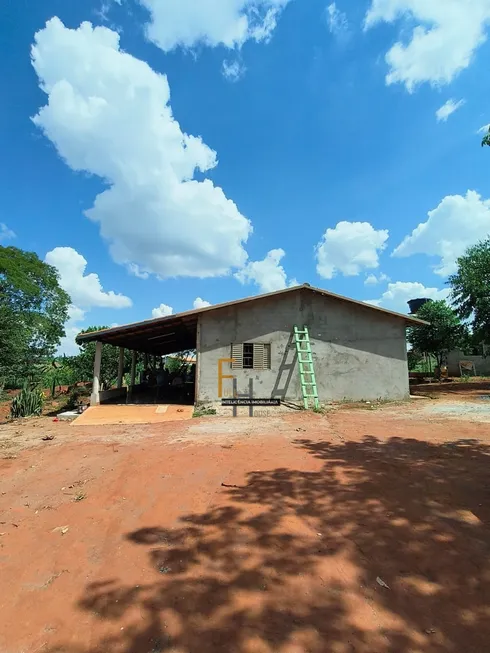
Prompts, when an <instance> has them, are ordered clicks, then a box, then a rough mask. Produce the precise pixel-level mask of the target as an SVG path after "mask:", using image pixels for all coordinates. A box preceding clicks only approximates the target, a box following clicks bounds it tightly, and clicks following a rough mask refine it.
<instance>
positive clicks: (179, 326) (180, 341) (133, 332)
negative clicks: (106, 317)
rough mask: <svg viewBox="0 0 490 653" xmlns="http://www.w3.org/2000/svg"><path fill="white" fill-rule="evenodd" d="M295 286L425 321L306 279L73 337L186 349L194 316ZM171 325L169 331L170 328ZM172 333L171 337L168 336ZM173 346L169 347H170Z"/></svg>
mask: <svg viewBox="0 0 490 653" xmlns="http://www.w3.org/2000/svg"><path fill="white" fill-rule="evenodd" d="M298 290H307V291H309V292H313V293H317V294H320V295H323V296H325V297H330V298H333V299H338V300H340V301H344V302H348V303H350V304H355V305H357V306H360V307H362V308H363V309H366V310H368V311H369V310H371V311H377V312H378V313H382V314H384V315H386V316H388V317H394V318H397V319H400V320H403V321H404V322H405V323H406V324H407V326H409V325H417V324H418V325H420V324H427V322H425V321H424V320H419V319H418V318H415V317H412V316H411V315H404V314H403V313H396V312H395V311H389V310H387V309H386V308H380V307H379V306H373V305H372V304H366V303H365V302H362V301H359V300H357V299H351V298H350V297H344V296H343V295H337V294H336V293H333V292H330V291H329V290H323V289H322V288H315V287H314V286H310V284H308V283H304V284H302V285H300V286H293V287H291V288H285V289H284V290H276V291H275V292H271V293H265V294H262V295H254V296H253V297H244V298H243V299H235V300H233V301H231V302H225V303H223V304H213V305H212V306H205V307H204V308H195V309H192V310H190V311H185V312H183V313H176V314H175V315H168V316H167V317H157V318H153V319H151V320H144V321H142V322H133V323H132V324H125V325H123V326H116V327H111V328H110V329H102V330H100V331H92V332H90V333H80V334H78V336H77V337H76V342H77V343H78V344H80V343H82V342H92V341H100V342H106V343H108V344H112V345H116V346H121V347H127V348H128V349H137V350H138V351H142V352H147V353H151V354H153V353H154V354H161V355H164V354H166V353H172V352H175V351H183V350H185V349H193V348H194V347H195V342H196V340H195V337H196V329H197V318H198V316H199V315H200V314H202V313H207V312H211V311H218V310H220V309H222V308H227V307H228V306H236V305H239V304H246V303H248V302H254V301H257V300H260V299H265V298H267V297H276V296H278V295H285V294H286V293H293V292H297V291H298ZM162 327H165V329H166V333H167V335H168V338H167V339H166V340H165V342H163V340H164V339H165V337H166V336H165V334H163V335H162V333H161V332H162ZM172 329H174V331H173V332H172V331H171V330H172ZM173 335H175V336H176V337H175V338H173V339H169V338H170V336H173ZM171 347H172V348H171Z"/></svg>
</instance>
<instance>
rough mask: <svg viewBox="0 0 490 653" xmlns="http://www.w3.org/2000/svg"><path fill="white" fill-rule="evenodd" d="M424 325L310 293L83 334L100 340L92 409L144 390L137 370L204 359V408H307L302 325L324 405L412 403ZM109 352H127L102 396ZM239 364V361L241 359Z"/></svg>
mask: <svg viewBox="0 0 490 653" xmlns="http://www.w3.org/2000/svg"><path fill="white" fill-rule="evenodd" d="M417 324H425V322H423V321H421V320H418V319H417V318H414V317H411V316H408V315H402V314H400V313H394V312H392V311H388V310H386V309H383V308H379V307H377V306H372V305H369V304H366V303H363V302H360V301H356V300H353V299H349V298H347V297H342V296H340V295H336V294H334V293H331V292H329V291H326V290H321V289H319V288H313V287H311V286H310V285H308V284H303V285H301V286H295V287H293V288H288V289H286V290H280V291H277V292H273V293H268V294H264V295H258V296H255V297H249V298H245V299H239V300H236V301H232V302H227V303H225V304H218V305H214V306H209V307H205V308H200V309H196V310H192V311H187V312H185V313H180V314H176V315H170V316H168V317H162V318H157V319H153V320H146V321H144V322H138V323H134V324H128V325H126V326H117V327H113V328H111V329H105V330H103V331H96V332H91V333H85V334H81V335H79V336H78V337H77V342H78V343H81V342H88V341H96V342H97V347H96V360H95V365H94V387H93V393H92V403H93V404H97V403H99V402H101V401H107V400H112V401H113V400H114V399H115V398H117V397H118V396H120V398H123V397H122V395H126V394H127V395H129V397H128V396H127V397H126V400H128V399H130V398H131V395H132V393H133V390H136V388H137V384H136V376H135V373H136V365H137V361H138V360H141V359H139V356H140V354H141V355H143V358H144V361H145V365H146V364H147V363H148V361H150V364H151V361H153V364H154V365H155V364H156V360H157V359H158V358H159V357H161V356H164V355H168V354H171V353H175V352H179V351H184V350H191V349H195V350H196V355H197V362H196V373H195V388H194V389H193V398H194V401H195V403H203V402H217V401H219V400H220V399H221V398H222V397H226V396H232V392H233V383H234V381H233V379H236V381H235V384H236V388H237V391H238V393H239V394H241V393H249V392H250V391H252V393H253V396H254V397H260V398H271V397H272V398H279V399H281V400H283V401H284V400H289V401H301V399H302V390H301V384H300V375H299V370H298V362H297V354H296V349H295V347H294V340H293V335H292V334H293V330H294V327H295V326H298V327H299V328H301V329H302V328H303V327H304V326H307V327H308V330H309V336H310V341H311V350H312V358H313V363H314V368H315V372H316V381H317V386H318V396H319V400H320V402H328V401H335V400H339V401H341V400H351V401H360V400H373V399H385V400H396V399H404V398H406V397H408V395H409V385H408V370H407V348H406V338H405V333H406V327H407V326H414V325H417ZM103 345H112V346H117V347H120V348H121V349H120V351H121V355H120V361H121V367H120V374H119V378H118V387H117V388H115V389H111V390H108V391H106V392H104V393H101V392H100V389H99V381H98V377H99V373H100V360H101V352H102V346H103ZM124 348H127V349H130V350H132V352H133V358H132V370H131V382H130V384H129V388H128V390H127V389H126V388H123V384H122V377H123V370H122V364H123V362H124V352H123V349H124ZM232 359H233V360H232Z"/></svg>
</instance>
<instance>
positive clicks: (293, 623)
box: [56, 436, 490, 653]
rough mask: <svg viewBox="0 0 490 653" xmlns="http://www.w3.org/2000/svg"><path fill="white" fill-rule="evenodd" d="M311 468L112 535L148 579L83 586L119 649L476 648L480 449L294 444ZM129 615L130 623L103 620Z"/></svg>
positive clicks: (371, 442) (484, 457)
mask: <svg viewBox="0 0 490 653" xmlns="http://www.w3.org/2000/svg"><path fill="white" fill-rule="evenodd" d="M295 444H296V446H297V447H299V448H301V449H303V450H306V451H307V452H309V453H310V454H311V455H312V456H314V457H316V458H318V459H319V460H321V461H322V463H323V466H322V468H321V470H320V471H315V472H305V471H299V470H291V469H274V470H271V471H265V472H251V473H250V474H249V475H248V478H247V482H246V483H245V484H244V485H243V486H240V487H233V488H228V489H226V490H225V489H224V491H223V502H222V503H223V505H219V506H217V507H215V508H212V509H210V510H209V511H207V512H204V513H202V514H191V515H187V516H186V517H185V518H183V519H182V520H181V525H180V526H179V527H177V528H173V529H165V528H160V527H158V526H155V527H149V528H144V529H141V530H138V531H136V532H133V533H130V534H128V535H127V536H126V537H127V538H128V539H129V541H131V542H133V543H135V545H138V546H143V547H146V548H147V549H148V557H149V562H150V564H151V565H152V567H153V568H154V570H155V582H152V583H150V584H147V585H141V586H134V585H131V586H125V585H121V584H120V583H118V582H116V581H105V582H99V583H94V584H91V585H90V586H88V588H87V591H86V594H85V595H84V596H83V597H82V599H81V600H80V603H79V606H80V608H81V609H82V610H84V611H90V612H92V613H96V614H97V616H98V618H99V619H101V620H103V621H106V622H114V626H115V627H114V632H115V633H116V634H115V635H114V637H111V636H109V637H107V638H105V639H103V640H102V641H100V642H99V643H98V644H96V645H94V646H93V647H92V648H90V649H89V650H87V649H74V648H72V647H60V648H58V649H56V650H57V651H67V652H68V651H69V652H73V653H75V652H77V653H78V651H80V652H82V651H83V652H84V653H89V651H90V653H96V652H99V651H100V652H102V651H104V652H105V653H107V652H109V651H110V652H117V653H163V652H170V651H172V652H175V653H177V652H178V653H198V652H199V653H211V652H213V653H221V652H223V653H225V652H226V653H252V652H257V653H266V652H272V651H274V652H281V653H301V652H306V651H308V652H310V653H326V652H332V653H352V652H356V653H374V652H375V653H418V652H422V651H423V652H424V653H425V652H430V653H432V652H433V653H442V652H453V651H454V652H455V653H456V652H457V653H459V652H463V651H464V652H465V653H483V652H484V651H487V650H489V642H490V560H489V557H488V554H489V548H490V529H489V523H490V522H489V517H490V514H489V511H490V502H489V498H490V481H489V474H488V468H489V464H490V448H489V447H486V446H484V445H481V444H479V443H478V442H477V441H474V440H464V441H456V442H449V443H446V444H443V445H441V444H431V443H427V442H421V441H418V440H410V439H402V438H391V439H390V440H388V441H379V440H377V439H376V438H374V437H370V436H366V437H365V438H364V439H363V441H361V442H342V443H337V442H336V443H332V442H316V441H315V442H314V441H310V440H306V439H305V440H298V441H297V442H296V443H295ZM134 610H137V611H138V618H137V619H135V620H134V621H133V622H132V623H133V624H134V625H133V626H129V627H128V626H126V625H125V627H124V630H123V631H120V629H119V628H118V627H117V626H118V625H119V623H120V622H119V620H121V619H122V618H123V617H125V618H127V617H129V616H130V615H131V614H132V612H133V611H134Z"/></svg>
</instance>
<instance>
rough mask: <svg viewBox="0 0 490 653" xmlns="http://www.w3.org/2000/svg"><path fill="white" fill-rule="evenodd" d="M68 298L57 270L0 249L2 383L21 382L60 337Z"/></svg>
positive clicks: (17, 251) (34, 257)
mask: <svg viewBox="0 0 490 653" xmlns="http://www.w3.org/2000/svg"><path fill="white" fill-rule="evenodd" d="M69 304H70V297H69V296H68V295H67V293H66V292H65V291H64V290H63V289H62V288H61V287H60V285H59V278H58V272H57V270H56V268H54V267H52V266H51V265H48V264H47V263H44V262H43V261H41V260H40V259H39V257H38V256H37V254H35V253H34V252H25V251H23V250H21V249H18V248H17V247H1V246H0V377H1V378H7V379H10V378H12V377H17V378H25V377H26V376H27V375H30V376H32V375H33V373H34V372H35V371H36V370H37V369H39V367H40V366H42V365H44V364H45V363H46V362H47V361H48V359H49V358H50V357H52V356H53V355H54V353H55V351H56V347H57V346H58V344H59V342H60V339H61V338H62V336H64V334H65V331H64V323H65V321H66V319H67V317H68V306H69Z"/></svg>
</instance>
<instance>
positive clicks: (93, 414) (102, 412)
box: [73, 404, 194, 426]
mask: <svg viewBox="0 0 490 653" xmlns="http://www.w3.org/2000/svg"><path fill="white" fill-rule="evenodd" d="M193 412H194V406H186V405H179V404H162V405H155V404H149V405H134V406H126V405H119V404H107V405H103V406H90V408H87V410H86V411H85V412H83V413H82V414H81V415H80V417H78V418H77V419H76V420H75V421H74V422H73V425H75V426H96V425H103V424H154V423H156V422H174V421H181V420H185V419H191V417H192V414H193Z"/></svg>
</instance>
